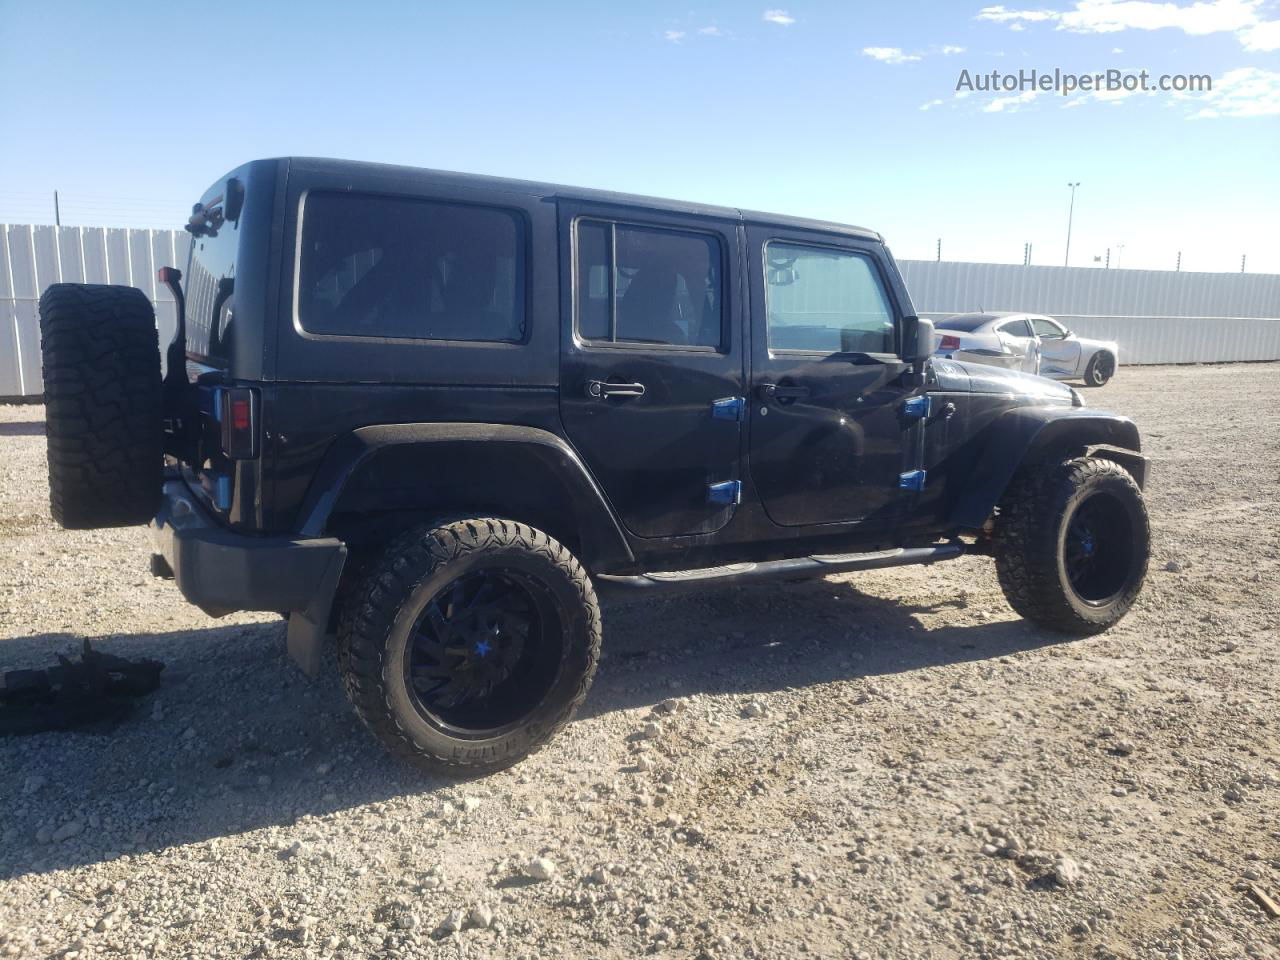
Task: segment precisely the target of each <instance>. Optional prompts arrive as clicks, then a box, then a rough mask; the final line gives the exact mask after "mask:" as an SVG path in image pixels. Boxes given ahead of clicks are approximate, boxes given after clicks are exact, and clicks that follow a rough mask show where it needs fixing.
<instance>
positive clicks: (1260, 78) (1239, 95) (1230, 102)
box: [1183, 67, 1280, 120]
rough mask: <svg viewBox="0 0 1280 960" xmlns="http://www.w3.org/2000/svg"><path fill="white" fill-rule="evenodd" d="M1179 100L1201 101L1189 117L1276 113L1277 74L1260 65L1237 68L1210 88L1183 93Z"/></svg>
mask: <svg viewBox="0 0 1280 960" xmlns="http://www.w3.org/2000/svg"><path fill="white" fill-rule="evenodd" d="M1183 99H1188V100H1192V101H1194V102H1196V103H1200V104H1203V106H1202V107H1201V108H1200V109H1199V110H1198V111H1197V112H1195V113H1193V114H1191V115H1190V117H1189V119H1191V120H1209V119H1214V118H1217V117H1275V116H1280V73H1277V72H1276V71H1274V70H1263V69H1261V68H1260V67H1239V68H1237V69H1235V70H1228V71H1227V72H1226V73H1224V74H1223V75H1222V76H1221V77H1219V78H1218V79H1217V80H1216V81H1215V82H1214V84H1213V89H1212V90H1210V91H1208V92H1206V93H1200V94H1184V95H1183Z"/></svg>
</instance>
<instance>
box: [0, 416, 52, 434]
mask: <svg viewBox="0 0 1280 960" xmlns="http://www.w3.org/2000/svg"><path fill="white" fill-rule="evenodd" d="M43 436H44V421H43V420H16V421H14V422H12V423H0V437H43Z"/></svg>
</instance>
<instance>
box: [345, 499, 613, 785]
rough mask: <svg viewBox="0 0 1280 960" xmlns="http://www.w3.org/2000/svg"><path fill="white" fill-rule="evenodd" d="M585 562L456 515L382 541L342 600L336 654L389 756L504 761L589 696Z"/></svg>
mask: <svg viewBox="0 0 1280 960" xmlns="http://www.w3.org/2000/svg"><path fill="white" fill-rule="evenodd" d="M600 632H601V631H600V609H599V606H598V605H597V603H596V597H595V591H594V589H593V588H592V586H591V581H590V580H589V579H588V578H587V575H586V572H585V571H584V570H583V569H582V567H581V566H580V565H579V563H578V562H577V560H576V559H574V557H573V555H572V554H570V553H569V551H568V550H566V549H565V548H564V547H563V546H562V545H561V544H559V543H557V542H556V541H555V540H553V539H551V538H550V537H548V536H547V535H546V534H545V533H542V532H541V531H539V530H535V529H533V528H532V527H528V526H525V525H524V524H521V523H515V522H514V521H510V520H501V519H494V518H466V519H460V520H454V521H450V522H447V523H441V524H439V525H432V526H428V527H421V528H418V529H416V530H413V531H411V532H409V533H408V534H406V535H404V536H403V537H401V538H400V539H398V540H397V541H395V542H394V543H392V544H391V546H390V547H388V549H387V551H386V552H385V554H384V555H383V557H382V560H381V562H379V563H377V564H375V565H374V566H373V567H372V568H371V569H370V571H369V573H368V574H367V575H366V576H365V578H364V581H363V584H362V585H361V586H360V587H358V588H357V590H356V594H355V596H354V597H353V598H352V599H351V601H350V602H348V604H347V605H346V612H345V614H344V616H343V620H342V624H341V626H340V628H339V664H340V667H341V670H342V675H343V684H344V686H345V687H346V691H347V695H348V697H349V698H350V699H351V702H352V704H353V705H354V706H355V708H356V712H357V713H358V714H359V716H360V718H361V720H362V721H363V722H364V723H365V725H366V726H368V727H369V728H370V730H372V731H373V732H374V734H376V735H377V736H378V738H379V739H380V740H381V741H382V742H383V743H384V744H385V745H386V746H387V747H389V748H390V749H391V750H392V752H394V753H396V754H397V755H399V756H402V757H405V758H407V759H409V760H411V761H413V762H415V763H417V764H418V765H419V766H422V767H425V768H427V769H429V770H432V771H434V772H438V773H445V774H450V775H454V776H457V775H476V774H482V773H489V772H491V771H494V770H499V769H502V768H503V767H507V766H510V765H511V764H513V763H515V762H517V761H518V760H520V759H522V758H523V757H525V756H527V755H528V754H530V753H532V752H534V751H535V750H538V749H539V748H541V747H542V746H543V745H544V744H546V743H547V742H548V741H550V740H551V739H552V738H553V737H554V736H555V735H556V734H557V733H558V732H559V731H560V730H561V728H563V727H564V726H565V724H567V723H568V722H569V720H570V718H571V717H572V716H573V714H574V712H575V711H576V710H577V708H578V706H579V704H581V702H582V700H583V699H584V698H585V697H586V693H587V688H588V687H589V685H590V683H591V678H592V676H593V675H594V673H595V668H596V662H597V660H598V659H599V655H600Z"/></svg>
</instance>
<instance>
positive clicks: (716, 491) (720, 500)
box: [707, 480, 742, 507]
mask: <svg viewBox="0 0 1280 960" xmlns="http://www.w3.org/2000/svg"><path fill="white" fill-rule="evenodd" d="M741 502H742V481H741V480H726V481H724V482H723V483H713V484H710V485H709V486H708V487H707V503H717V504H720V505H722V506H726V507H731V506H734V505H736V504H739V503H741Z"/></svg>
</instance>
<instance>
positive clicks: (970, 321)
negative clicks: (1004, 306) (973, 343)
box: [934, 313, 995, 333]
mask: <svg viewBox="0 0 1280 960" xmlns="http://www.w3.org/2000/svg"><path fill="white" fill-rule="evenodd" d="M993 319H995V318H994V317H992V316H990V315H989V314H985V313H965V314H961V315H959V316H956V317H946V318H945V319H942V320H939V321H938V322H937V323H936V324H934V326H935V327H936V328H937V329H939V330H959V331H960V332H961V333H973V331H975V330H977V329H978V328H979V327H980V326H982V325H983V324H984V323H988V322H990V321H991V320H993Z"/></svg>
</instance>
